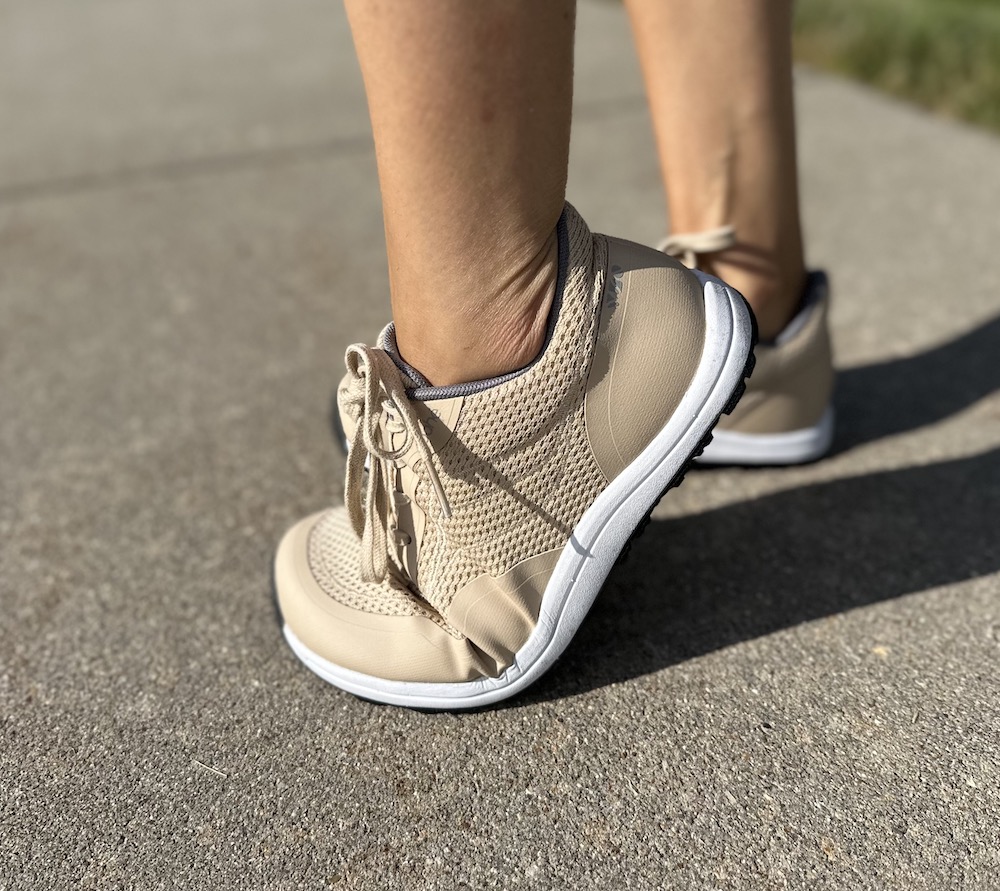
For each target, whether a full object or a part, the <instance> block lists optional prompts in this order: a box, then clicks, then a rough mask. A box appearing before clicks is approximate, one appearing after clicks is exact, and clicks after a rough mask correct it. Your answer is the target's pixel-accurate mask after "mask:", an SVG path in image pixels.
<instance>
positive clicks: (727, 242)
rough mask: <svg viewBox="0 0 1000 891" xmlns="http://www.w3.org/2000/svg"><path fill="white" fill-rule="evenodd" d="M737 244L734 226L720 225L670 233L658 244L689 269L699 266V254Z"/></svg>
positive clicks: (721, 249) (725, 248)
mask: <svg viewBox="0 0 1000 891" xmlns="http://www.w3.org/2000/svg"><path fill="white" fill-rule="evenodd" d="M734 244H736V230H735V229H734V228H733V227H732V226H719V228H718V229H706V230H705V231H704V232H683V233H680V234H678V235H670V236H668V237H667V238H664V239H663V241H661V242H660V243H659V245H657V247H658V249H659V250H661V251H663V253H665V254H669V255H670V256H671V257H676V258H677V259H678V260H680V261H681V262H682V263H683V264H684V265H685V266H687V268H688V269H695V268H696V267H697V266H698V255H699V254H714V253H715V252H716V251H724V250H727V249H728V248H731V247H732V246H733V245H734Z"/></svg>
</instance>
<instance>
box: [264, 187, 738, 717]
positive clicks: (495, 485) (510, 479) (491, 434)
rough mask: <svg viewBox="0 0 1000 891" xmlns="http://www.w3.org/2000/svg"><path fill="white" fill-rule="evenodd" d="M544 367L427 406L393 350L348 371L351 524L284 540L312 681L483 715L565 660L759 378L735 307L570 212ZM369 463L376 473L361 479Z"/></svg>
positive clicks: (302, 529)
mask: <svg viewBox="0 0 1000 891" xmlns="http://www.w3.org/2000/svg"><path fill="white" fill-rule="evenodd" d="M559 236H560V265H561V271H560V280H559V284H558V285H557V295H558V296H557V300H556V305H555V306H554V308H553V312H552V320H551V322H550V329H549V332H548V336H547V340H546V344H545V347H544V348H543V350H542V352H541V354H540V355H539V357H538V358H537V359H536V360H535V361H534V362H533V363H532V364H531V365H529V366H528V367H527V368H525V369H522V370H521V371H519V372H515V373H512V374H509V375H506V376H504V377H502V378H498V379H495V380H491V381H481V382H477V383H473V384H468V385H462V386H455V387H443V388H433V387H430V386H428V385H427V382H426V381H425V380H423V379H422V378H421V377H420V375H419V374H417V373H416V372H415V371H413V370H412V369H409V368H408V367H407V366H406V365H405V363H403V362H402V361H401V360H400V359H399V357H398V353H397V351H396V348H395V336H394V330H393V326H392V325H389V326H388V327H387V328H386V330H385V331H384V332H383V333H382V336H381V338H380V340H379V347H378V348H370V347H367V346H364V345H360V344H358V345H355V346H352V347H351V348H350V349H349V350H348V354H347V362H348V370H349V376H350V380H349V383H348V385H347V386H346V388H345V390H344V391H343V393H342V396H341V402H342V407H343V408H344V410H345V413H346V414H347V415H348V416H349V417H350V419H351V421H352V426H353V432H352V442H351V450H350V455H349V458H348V473H347V490H346V494H345V500H346V505H345V506H344V507H339V508H333V509H331V510H327V511H325V512H323V513H320V514H316V515H315V516H312V517H309V518H307V519H305V520H303V521H301V522H300V523H299V524H297V525H296V526H294V527H293V528H292V529H291V530H290V531H289V532H288V533H287V534H286V535H285V537H284V539H283V540H282V542H281V545H280V546H279V548H278V553H277V556H276V558H275V567H274V577H275V587H276V589H277V596H278V601H279V605H280V608H281V612H282V615H283V617H284V633H285V637H286V639H287V640H288V643H289V644H290V645H291V647H292V649H293V650H294V652H295V654H296V655H297V656H298V657H299V658H300V659H301V660H302V661H303V662H304V663H305V664H306V665H307V666H308V667H309V668H310V669H312V670H313V671H314V672H316V673H317V674H318V675H319V676H320V677H322V678H323V679H325V680H327V681H329V682H330V683H332V684H335V685H336V686H338V687H341V688H343V689H345V690H349V691H350V692H352V693H355V694H357V695H359V696H362V697H365V698H367V699H373V700H378V701H381V702H389V703H396V704H400V705H406V706H412V707H416V708H445V709H461V708H472V707H477V706H482V705H487V704H489V703H492V702H496V701H498V700H500V699H503V698H505V697H508V696H511V695H513V694H515V693H517V692H518V691H519V690H522V689H523V688H524V687H526V686H527V685H528V684H530V683H532V682H533V681H534V680H536V679H537V678H538V677H539V676H540V675H541V674H542V673H543V672H544V671H545V670H546V669H547V668H548V667H549V666H550V665H551V664H552V663H553V662H554V661H555V660H556V658H557V657H558V656H559V655H560V653H562V651H563V650H564V649H565V647H566V646H567V644H568V643H569V641H570V639H571V638H572V636H573V634H574V633H575V632H576V630H577V628H578V627H579V626H580V623H581V622H582V620H583V618H584V616H585V615H586V613H587V611H588V610H589V608H590V606H591V604H592V603H593V601H594V599H595V597H596V596H597V593H598V592H599V590H600V588H601V586H602V584H603V583H604V579H605V578H606V576H607V574H608V572H609V571H610V570H611V567H612V566H613V565H614V563H615V561H616V560H617V559H618V558H619V555H620V554H621V553H622V551H623V550H624V549H625V548H626V546H627V544H628V542H629V540H630V538H631V537H632V536H633V534H634V533H635V532H636V531H637V529H640V528H641V527H642V525H643V523H644V520H645V519H646V518H647V517H648V514H649V512H650V511H651V510H652V508H653V507H654V506H655V504H656V502H657V501H658V500H659V498H660V496H661V494H662V493H663V492H664V491H665V490H666V489H668V488H670V487H671V486H672V485H676V484H677V483H678V482H680V479H681V477H682V476H683V473H684V470H685V468H686V466H687V464H688V463H689V461H690V460H691V458H692V457H693V456H694V455H696V454H697V453H698V451H699V450H700V449H701V447H702V446H703V444H704V442H705V441H706V439H707V438H708V437H709V435H710V431H711V429H712V427H713V426H714V424H715V422H716V421H717V419H718V417H719V415H720V413H721V412H723V411H727V410H731V409H732V407H733V406H734V405H735V400H736V399H738V397H739V394H740V393H741V392H742V389H743V378H744V376H745V375H746V374H747V373H748V366H749V365H750V364H751V363H752V344H753V322H752V315H751V313H750V311H749V309H748V307H747V306H746V304H745V303H744V301H743V299H742V298H741V297H740V296H739V295H738V294H737V293H736V292H735V291H733V290H732V289H730V288H728V287H727V286H725V285H723V284H722V283H721V282H719V281H718V280H717V279H714V278H712V277H710V276H707V275H704V274H702V273H698V272H689V271H687V270H685V269H684V268H683V267H682V266H681V265H680V264H679V263H677V262H675V261H674V260H671V259H670V258H668V257H666V256H665V255H664V254H662V253H659V252H657V251H654V250H652V249H650V248H645V247H641V246H639V245H635V244H631V243H629V242H625V241H621V240H619V239H614V238H607V237H605V236H601V235H596V236H595V235H592V234H591V233H590V231H589V229H588V228H587V227H586V225H585V224H584V222H583V221H582V220H581V219H580V217H579V216H578V215H577V213H576V212H575V211H574V210H573V209H572V208H571V207H570V206H569V205H567V207H566V211H565V213H564V214H563V218H562V220H561V221H560V224H559ZM366 462H367V463H368V465H369V467H370V471H369V473H368V474H367V486H366V485H365V480H366V476H365V474H364V468H365V464H366Z"/></svg>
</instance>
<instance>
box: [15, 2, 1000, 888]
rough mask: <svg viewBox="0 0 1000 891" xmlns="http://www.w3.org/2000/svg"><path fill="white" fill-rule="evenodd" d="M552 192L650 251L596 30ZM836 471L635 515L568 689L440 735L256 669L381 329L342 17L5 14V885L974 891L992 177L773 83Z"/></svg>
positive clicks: (993, 278) (988, 565)
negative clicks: (351, 373) (336, 419)
mask: <svg viewBox="0 0 1000 891" xmlns="http://www.w3.org/2000/svg"><path fill="white" fill-rule="evenodd" d="M577 68H578V78H577V100H576V103H577V114H576V119H575V130H574V137H573V139H574V141H573V156H572V170H571V181H570V197H571V200H573V201H574V202H575V203H576V204H577V206H578V207H579V208H580V209H581V210H582V211H583V212H584V214H585V215H586V216H587V217H588V219H589V220H590V221H591V223H592V225H594V227H595V228H598V229H603V230H605V231H612V232H615V233H616V234H621V235H625V236H627V237H632V238H636V239H639V240H644V241H653V240H655V239H657V238H659V237H660V236H661V235H662V232H663V229H664V226H665V220H664V218H663V210H662V198H661V195H660V191H659V185H658V179H657V172H656V165H655V158H654V155H653V149H652V138H651V135H650V130H649V123H648V117H647V114H646V111H645V108H644V105H643V100H642V91H641V84H640V81H639V78H638V74H637V67H636V64H635V61H634V58H633V57H632V52H631V48H630V44H629V39H628V32H627V26H626V22H625V20H624V17H623V15H622V12H621V10H620V9H619V8H618V7H616V6H614V5H604V4H601V3H597V2H583V3H581V8H580V20H579V39H578V58H577ZM798 103H799V111H800V129H801V145H802V150H801V151H802V168H803V193H804V202H805V213H806V227H807V236H808V244H809V253H810V257H811V260H812V261H813V262H814V263H816V264H819V265H824V266H827V267H828V268H830V270H831V272H832V275H833V277H834V283H835V301H836V302H835V304H834V329H835V330H834V336H835V346H836V352H837V357H838V365H839V368H840V372H841V373H840V379H839V389H838V396H837V410H838V412H839V416H840V428H839V432H838V439H837V445H836V452H835V454H834V455H833V456H832V457H831V458H830V459H828V460H827V461H824V462H822V463H820V464H816V465H813V466H810V467H804V468H799V469H795V470H762V471H738V470H723V471H702V472H696V473H692V474H689V478H688V480H687V481H686V482H685V484H684V486H682V487H681V488H680V489H678V490H675V491H673V492H672V493H671V494H670V496H669V497H668V498H667V499H665V501H664V503H663V504H662V505H661V507H660V508H659V509H658V511H657V513H656V521H655V522H653V523H652V524H651V525H650V528H649V529H648V530H647V532H646V534H645V536H644V538H643V539H641V540H640V542H639V543H638V544H637V545H636V547H635V548H634V549H633V552H632V556H631V558H630V560H629V562H628V563H627V564H626V565H624V566H623V567H620V568H619V569H618V570H616V571H615V573H614V574H613V575H612V577H611V578H610V579H609V581H608V583H607V585H606V589H605V591H604V593H603V594H602V597H601V598H600V599H599V600H598V603H597V605H596V607H595V609H594V611H593V613H592V615H591V616H590V617H589V619H588V620H587V622H586V624H585V625H584V627H583V629H582V630H581V632H580V635H579V637H578V638H577V640H576V641H575V642H574V644H573V645H572V646H571V648H570V649H569V651H568V652H567V653H566V655H565V657H564V658H563V660H562V661H561V662H560V664H559V665H558V666H557V667H556V668H555V669H554V670H553V671H552V672H551V673H550V674H549V675H548V676H547V677H546V678H544V679H543V681H542V682H540V683H539V684H538V685H537V687H535V688H534V689H532V690H531V691H530V692H529V694H528V695H527V696H525V697H522V698H520V699H517V700H515V701H513V702H511V703H509V704H507V705H505V706H504V707H502V708H498V709H496V710H493V711H487V712H482V713H475V714H465V715H458V716H455V715H428V714H418V713H413V712H409V711H405V710H401V709H394V708H386V707H380V706H376V705H372V704H369V703H364V702H361V701H358V700H356V699H353V698H352V697H350V696H348V695H346V694H342V693H339V692H337V691H336V690H333V689H332V688H328V687H326V686H325V685H324V684H323V683H322V682H320V681H319V680H318V679H316V678H314V677H313V676H312V675H310V674H309V673H308V672H307V671H305V670H304V669H302V668H301V667H300V666H299V665H298V663H297V662H296V661H295V660H294V658H293V657H292V656H291V655H290V653H289V652H288V651H287V649H286V647H285V646H284V644H283V642H282V640H281V637H280V634H279V633H278V628H277V625H276V623H275V617H274V612H273V608H272V605H271V600H270V591H269V560H270V557H271V553H272V549H273V547H274V544H275V542H276V541H277V539H278V537H279V535H280V534H281V532H282V531H283V529H284V528H285V527H286V526H287V525H288V524H289V523H291V522H292V521H293V520H294V519H295V518H297V517H299V516H301V515H302V514H304V513H306V512H309V511H312V510H315V509H317V508H320V507H322V506H323V505H324V504H326V503H329V502H330V501H332V500H336V499H339V498H340V497H341V494H342V472H343V466H342V462H341V460H340V459H339V457H338V455H337V452H336V450H335V448H334V447H333V443H332V438H331V431H330V428H329V423H328V413H329V407H330V400H331V397H332V394H333V390H334V386H335V383H336V381H337V379H338V378H339V376H340V367H341V364H340V363H341V356H342V352H343V348H344V347H345V345H346V344H348V343H349V342H352V341H354V340H358V339H366V338H370V337H371V336H372V334H373V333H374V332H375V331H377V330H378V328H379V327H380V325H381V324H382V322H383V321H384V319H385V318H386V316H387V313H388V301H387V297H386V294H387V290H386V289H387V285H386V273H385V268H384V256H383V243H382V230H381V220H380V212H379V204H378V191H377V183H376V181H375V171H374V161H373V155H372V150H371V144H370V134H369V132H368V125H367V118H366V111H365V107H364V98H363V93H362V90H361V85H360V79H359V77H358V74H357V70H356V64H355V62H354V59H353V55H352V51H351V47H350V40H349V34H348V31H347V28H346V23H345V21H344V18H343V13H342V11H341V10H340V8H339V7H338V6H336V5H334V4H326V3H319V2H317V0H293V2H289V3H286V4H280V5H278V4H269V3H265V2H264V0H241V2H237V0H209V2H205V0H199V2H195V0H178V2H176V3H172V4H169V5H164V4H154V3H151V2H148V0H129V2H125V0H94V2H91V3H89V4H86V9H84V7H82V6H80V5H79V4H74V3H70V2H67V0H40V2H32V3H28V2H27V0H12V2H9V3H7V4H5V5H4V6H3V7H2V8H0V133H2V134H3V138H2V139H0V404H2V408H3V412H2V416H0V417H2V420H0V604H2V609H0V722H2V723H0V726H2V731H0V826H2V831H0V889H4V891H7V889H18V891H20V889H40V888H46V889H63V888H102V889H103V888H109V889H119V888H129V889H131V888H135V889H160V888H164V889H167V888H183V889H196V888H210V887H211V888H217V887H240V888H262V889H264V888H266V889H299V888H304V889H313V888H315V889H323V888H336V889H340V888H359V889H367V888H407V889H408V888H462V887H467V888H475V889H479V888H500V889H508V888H540V889H549V888H557V887H595V888H614V889H618V888H675V889H747V888H776V889H779V888H792V889H798V888H809V889H814V888H816V889H827V888H828V889H845V888H850V889H869V888H870V889H903V888H905V889H908V891H916V889H928V891H940V889H993V888H998V887H1000V880H998V879H997V875H998V874H1000V853H998V851H1000V830H998V825H1000V683H998V681H997V674H998V672H997V666H998V664H1000V544H998V534H997V529H998V524H997V514H998V508H1000V393H998V391H1000V370H998V369H1000V363H998V361H997V360H998V357H1000V265H998V263H997V260H996V245H997V244H998V243H1000V219H998V216H997V214H996V212H995V204H996V195H997V194H998V189H1000V141H998V140H997V139H996V138H995V137H991V136H988V135H985V134H983V133H980V132H976V131H974V130H970V129H967V128H965V127H962V126H960V125H958V124H955V123H953V122H948V121H943V120H940V119H936V118H933V117H930V116H927V115H925V114H923V113H921V112H919V111H915V110H914V109H912V108H909V107H905V106H902V105H899V104H897V103H894V102H891V101H888V100H886V99H884V98H881V97H879V96H876V95H874V94H871V93H869V92H867V91H865V90H863V89H860V88H858V87H855V86H851V85H848V84H845V83H842V82H840V81H837V80H834V79H830V78H827V77H824V76H820V75H817V74H813V73H810V72H806V71H802V72H799V75H798Z"/></svg>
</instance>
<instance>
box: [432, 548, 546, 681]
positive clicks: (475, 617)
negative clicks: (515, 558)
mask: <svg viewBox="0 0 1000 891" xmlns="http://www.w3.org/2000/svg"><path fill="white" fill-rule="evenodd" d="M562 551H563V549H562V548H557V549H555V550H552V551H546V552H545V553H543V554H536V555H535V556H534V557H529V558H528V559H527V560H524V561H522V562H521V563H519V564H518V565H517V566H515V567H514V568H513V569H511V570H509V571H508V572H505V573H504V574H503V575H502V576H500V577H499V578H491V577H490V576H488V575H482V576H479V578H476V579H473V580H472V581H471V582H469V583H468V584H467V585H465V587H463V588H462V589H461V590H459V591H458V593H457V594H456V595H455V597H454V599H453V600H452V602H451V607H450V608H449V610H448V621H449V622H450V623H451V624H452V625H454V626H455V628H458V629H459V630H461V631H462V633H463V634H465V635H466V636H467V637H468V638H469V639H470V640H471V641H473V643H475V645H476V646H477V647H478V648H479V649H480V650H482V651H483V652H484V653H485V654H486V655H487V656H488V657H489V658H490V659H491V660H492V661H493V662H495V663H496V666H497V673H498V674H499V672H500V671H503V670H504V669H505V668H506V667H507V666H508V665H510V664H511V662H512V661H513V659H514V654H515V653H517V651H518V650H519V649H521V647H523V646H524V644H525V642H526V641H527V639H528V636H529V635H530V634H531V632H532V631H533V630H534V627H535V624H536V623H537V622H538V613H539V610H540V609H541V605H542V596H543V595H544V593H545V587H546V585H548V583H549V579H550V578H551V577H552V572H553V570H554V569H555V568H556V563H558V562H559V555H560V554H562Z"/></svg>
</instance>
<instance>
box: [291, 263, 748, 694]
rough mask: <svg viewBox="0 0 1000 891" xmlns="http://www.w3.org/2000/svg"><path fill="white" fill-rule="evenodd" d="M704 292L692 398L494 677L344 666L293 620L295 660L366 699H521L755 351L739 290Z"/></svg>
mask: <svg viewBox="0 0 1000 891" xmlns="http://www.w3.org/2000/svg"><path fill="white" fill-rule="evenodd" d="M694 274H695V275H697V276H698V278H699V280H700V281H701V283H702V287H703V289H704V294H705V317H706V319H705V321H706V330H705V346H704V349H703V352H702V357H701V361H700V363H699V366H698V369H697V371H696V372H695V376H694V379H693V380H692V382H691V386H690V387H689V388H688V391H687V393H686V394H685V395H684V398H683V399H682V400H681V403H680V405H679V406H678V408H677V411H675V412H674V414H673V415H672V416H671V418H670V420H669V421H668V422H667V424H666V426H664V428H663V429H662V430H661V431H660V432H659V433H658V434H657V435H656V437H655V438H654V439H653V441H652V442H651V443H650V444H649V445H648V446H647V447H646V448H645V449H644V450H643V452H642V453H641V454H640V455H639V457H638V458H636V460H635V461H633V462H632V463H631V464H630V465H629V466H628V467H626V468H625V470H623V471H622V472H621V473H620V474H619V475H618V476H617V477H615V479H614V480H613V481H612V482H611V483H610V484H609V485H608V487H607V488H606V489H605V490H604V491H603V492H602V493H601V494H600V495H599V496H598V497H597V499H596V500H595V501H594V503H593V504H592V505H591V506H590V507H589V508H588V509H587V511H586V512H585V513H584V515H583V516H582V517H581V519H580V522H579V523H578V524H577V526H576V528H575V529H574V530H573V534H572V536H571V537H570V541H569V542H568V544H567V546H566V547H565V548H564V549H563V552H562V555H561V556H560V558H559V561H558V563H557V564H556V568H555V570H554V571H553V573H552V577H551V578H550V579H549V583H548V586H547V587H546V589H545V593H544V595H543V597H542V605H541V611H540V615H539V617H538V623H537V624H536V626H535V628H534V630H533V631H532V633H531V636H530V637H529V638H528V640H527V641H526V643H525V644H524V646H523V647H521V649H520V650H518V652H517V654H516V656H515V657H514V661H513V663H512V664H511V665H510V666H509V667H508V668H507V669H506V670H505V671H504V672H503V673H502V674H501V675H500V676H499V677H495V678H479V679H477V680H474V681H463V682H458V683H420V682H412V681H391V680H386V679H384V678H379V677H375V676H373V675H367V674H362V673H360V672H357V671H351V670H350V669H347V668H343V667H342V666H339V665H336V664H334V663H332V662H329V661H328V660H326V659H323V658H322V657H321V656H318V655H317V654H316V653H314V652H312V651H311V650H310V649H309V648H308V647H306V646H305V645H304V644H303V643H302V642H301V641H300V640H299V639H298V638H297V637H296V636H295V633H294V632H293V631H292V630H291V628H289V627H288V625H287V624H286V625H285V626H284V635H285V639H286V640H287V641H288V645H289V646H290V647H291V648H292V650H293V651H294V652H295V655H296V656H298V658H299V659H300V660H301V661H302V662H303V663H304V664H305V665H306V666H307V667H308V668H309V669H310V670H312V671H313V672H315V673H316V674H317V675H319V676H320V677H321V678H323V680H325V681H327V682H328V683H331V684H333V685H334V686H337V687H340V688H341V689H343V690H347V691H348V692H350V693H353V694H355V695H356V696H360V697H362V698H364V699H371V700H375V701H378V702H384V703H389V704H392V705H402V706H407V707H409V708H417V709H435V710H448V711H452V710H460V709H469V708H479V707H481V706H485V705H491V704H493V703H495V702H499V701H500V700H503V699H506V698H508V697H510V696H514V695H516V694H517V693H519V692H520V691H521V690H523V689H525V688H526V687H528V686H529V685H530V684H532V683H533V682H534V681H536V680H537V679H538V678H539V677H541V676H542V675H543V674H544V673H545V672H546V671H547V670H548V669H549V668H550V667H551V666H552V664H553V663H554V662H555V661H556V660H557V659H558V658H559V656H560V655H562V653H563V651H564V650H565V649H566V647H567V646H568V645H569V642H570V641H571V640H572V638H573V636H574V635H575V634H576V632H577V630H578V629H579V627H580V625H581V623H582V622H583V620H584V617H585V616H586V615H587V613H588V612H589V611H590V607H591V606H592V605H593V603H594V600H595V599H596V598H597V595H598V593H599V592H600V590H601V588H602V587H603V585H604V581H605V579H606V578H607V576H608V573H609V572H610V571H611V569H612V568H613V567H614V565H615V562H616V561H617V560H618V556H619V555H620V554H621V552H622V550H623V549H624V547H625V545H626V544H627V542H628V540H629V538H630V537H631V536H632V533H633V532H634V531H635V529H636V528H637V527H638V525H639V524H640V523H641V522H642V520H643V519H644V518H645V516H646V515H647V514H648V513H649V511H650V510H651V509H652V507H653V506H654V505H655V504H656V502H657V501H658V500H659V499H660V496H661V495H662V493H663V491H664V489H666V488H667V486H668V485H669V484H670V483H671V481H672V480H673V479H674V477H675V476H676V475H677V474H678V473H679V472H680V470H681V469H682V468H683V467H684V465H685V464H686V463H687V461H688V460H689V459H690V457H691V455H692V454H693V453H694V452H695V451H696V450H697V448H698V446H699V445H700V443H701V441H702V439H703V438H704V436H705V434H706V433H707V432H708V430H709V429H710V428H711V427H712V426H714V424H715V423H716V421H717V419H718V417H719V415H720V414H721V413H722V411H723V409H725V407H726V405H727V404H728V403H729V400H730V398H731V397H732V394H733V392H734V391H735V389H736V387H737V386H738V385H739V383H740V381H742V380H743V373H744V370H745V368H746V363H747V357H748V355H749V352H750V349H751V348H752V334H751V328H752V325H751V322H750V314H749V310H748V309H747V307H746V304H745V303H744V301H743V298H742V297H740V295H739V294H737V293H736V292H735V291H733V290H732V289H730V288H729V287H727V286H726V285H724V284H723V283H722V282H720V281H719V280H718V279H716V278H713V277H711V276H708V275H705V274H703V273H700V272H698V271H695V273H694Z"/></svg>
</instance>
